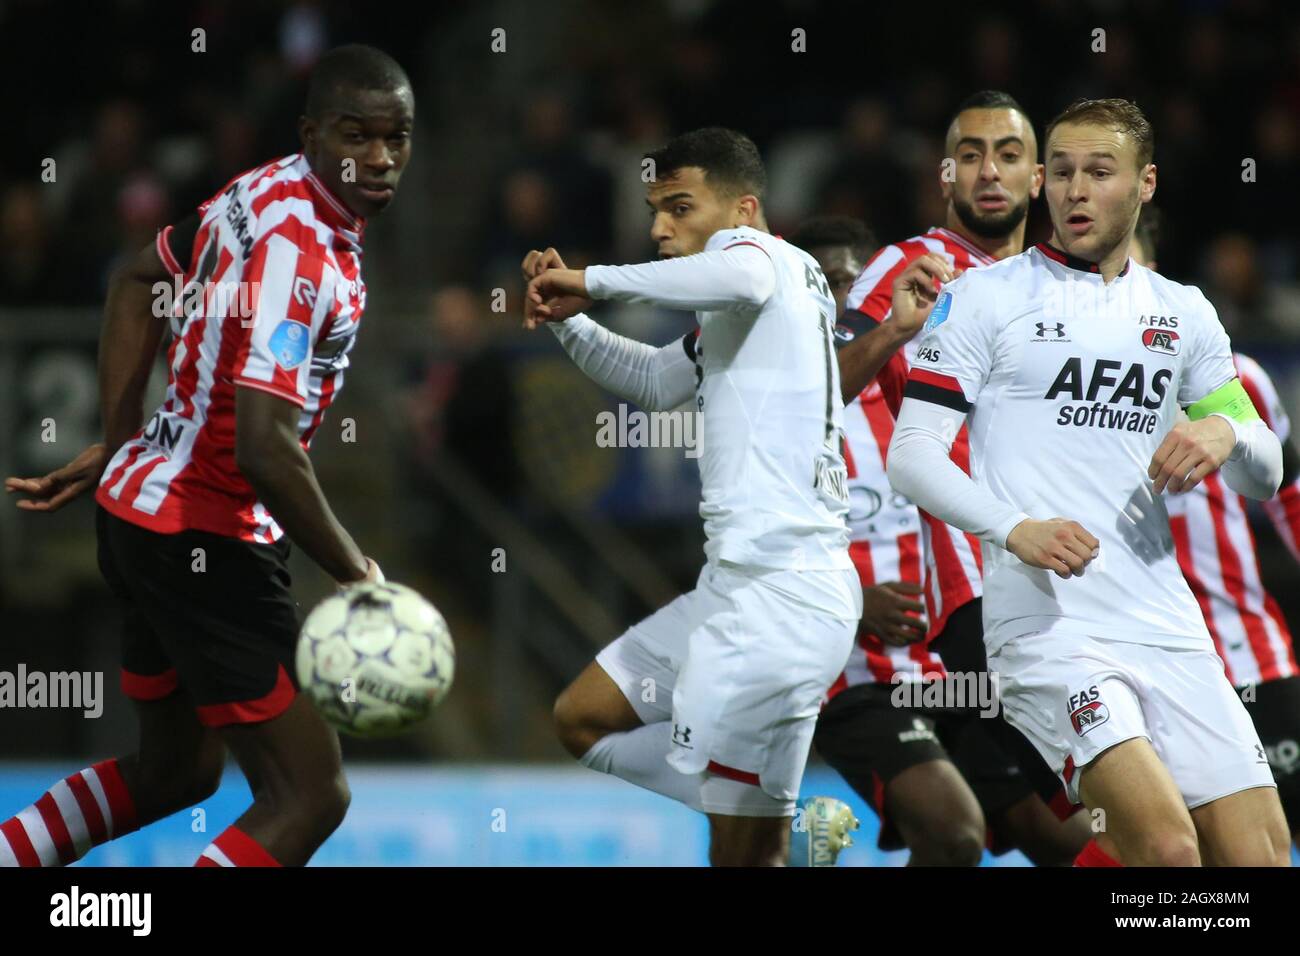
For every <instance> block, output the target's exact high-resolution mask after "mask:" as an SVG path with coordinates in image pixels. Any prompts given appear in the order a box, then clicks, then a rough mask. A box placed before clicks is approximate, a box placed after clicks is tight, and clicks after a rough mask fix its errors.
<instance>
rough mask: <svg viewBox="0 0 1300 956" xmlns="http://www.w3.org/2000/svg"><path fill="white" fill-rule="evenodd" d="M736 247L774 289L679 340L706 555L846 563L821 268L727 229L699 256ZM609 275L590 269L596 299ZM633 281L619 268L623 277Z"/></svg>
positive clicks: (703, 320)
mask: <svg viewBox="0 0 1300 956" xmlns="http://www.w3.org/2000/svg"><path fill="white" fill-rule="evenodd" d="M743 246H753V247H756V248H757V249H758V250H760V251H761V252H762V254H764V255H766V256H767V257H768V258H769V259H770V260H771V262H772V265H773V266H774V267H775V272H776V286H775V291H774V292H773V293H772V295H771V297H770V298H768V300H767V301H766V302H765V303H764V304H763V305H762V306H761V307H760V308H757V309H755V308H745V307H740V306H737V307H734V308H731V309H720V310H714V311H699V312H696V318H697V319H698V321H699V325H700V329H699V334H698V335H697V336H693V337H689V336H688V337H687V339H686V349H687V354H688V355H690V356H691V358H692V359H693V360H694V361H695V363H696V369H697V386H696V408H697V409H698V410H699V411H700V412H701V413H702V418H703V441H702V446H703V447H702V449H701V453H700V458H699V462H700V479H701V484H702V486H703V488H702V492H703V496H702V499H701V502H700V517H702V518H703V519H704V531H705V534H706V535H707V537H708V541H707V543H706V544H705V548H704V550H705V554H706V555H707V556H708V559H709V560H710V561H711V562H717V561H727V562H731V563H733V564H739V565H746V566H750V567H759V568H782V569H793V570H808V571H817V570H844V569H848V568H852V567H853V564H852V562H851V561H850V559H849V552H848V540H849V535H848V526H847V523H846V516H847V514H848V510H849V508H848V487H847V480H848V476H847V472H846V469H845V465H844V458H843V456H842V453H841V441H842V437H843V403H842V400H841V398H840V375H839V365H838V361H837V359H836V357H835V348H834V342H833V329H834V325H835V300H834V299H833V298H832V297H831V294H830V288H829V286H828V284H827V282H826V278H825V276H823V275H822V272H821V268H820V267H819V266H818V265H817V261H816V260H815V259H813V257H812V256H810V255H808V254H807V253H806V252H804V251H803V250H801V249H797V248H796V247H794V246H792V245H790V244H789V243H788V242H785V241H784V240H782V239H779V238H777V237H776V236H773V235H771V234H769V233H766V232H760V231H759V230H757V229H752V228H749V227H740V228H736V229H723V230H721V231H719V232H716V233H714V234H713V236H712V237H711V238H710V239H709V242H708V244H707V245H706V247H705V252H706V253H708V252H712V251H715V250H726V249H734V248H737V247H743ZM691 258H692V257H687V258H686V259H683V260H678V261H679V262H688V261H690V259H691ZM698 261H700V268H701V269H702V270H704V269H707V268H709V267H708V266H707V265H706V260H703V258H702V257H701V258H700V259H699V260H698ZM616 268H617V267H616ZM612 271H613V270H609V269H608V268H607V267H603V266H597V267H592V268H589V269H588V270H587V284H588V287H589V289H591V291H592V292H593V294H596V295H597V297H599V293H600V290H602V289H603V288H606V287H607V286H608V285H609V284H610V282H611V280H612ZM631 275H635V273H633V272H631V271H630V270H622V272H621V279H620V281H621V282H623V283H626V282H628V281H630V280H629V279H628V277H629V276H631ZM703 278H705V279H706V280H707V275H703Z"/></svg>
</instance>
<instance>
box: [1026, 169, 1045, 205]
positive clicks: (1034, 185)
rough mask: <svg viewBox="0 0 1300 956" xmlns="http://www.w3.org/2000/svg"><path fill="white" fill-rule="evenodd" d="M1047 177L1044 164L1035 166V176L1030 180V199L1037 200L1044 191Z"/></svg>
mask: <svg viewBox="0 0 1300 956" xmlns="http://www.w3.org/2000/svg"><path fill="white" fill-rule="evenodd" d="M1046 175H1047V167H1045V166H1044V165H1043V164H1042V163H1035V164H1034V175H1033V178H1031V179H1030V180H1029V198H1030V199H1037V198H1038V196H1039V194H1040V193H1041V192H1042V191H1043V179H1044V177H1045V176H1046Z"/></svg>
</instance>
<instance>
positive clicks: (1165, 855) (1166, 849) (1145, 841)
mask: <svg viewBox="0 0 1300 956" xmlns="http://www.w3.org/2000/svg"><path fill="white" fill-rule="evenodd" d="M1137 842H1138V845H1137V847H1136V849H1137V856H1138V858H1139V859H1140V860H1141V861H1142V863H1141V864H1140V865H1142V866H1200V865H1201V851H1200V848H1199V846H1198V844H1197V841H1196V832H1195V831H1194V830H1191V829H1182V828H1179V829H1163V830H1155V831H1150V832H1147V833H1144V834H1142V836H1141V837H1140V838H1139V840H1138V841H1137ZM1120 852H1121V854H1122V855H1123V856H1127V854H1125V853H1124V848H1123V847H1122V846H1121V848H1120Z"/></svg>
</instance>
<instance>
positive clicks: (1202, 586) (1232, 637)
mask: <svg viewBox="0 0 1300 956" xmlns="http://www.w3.org/2000/svg"><path fill="white" fill-rule="evenodd" d="M1233 361H1234V362H1235V364H1236V366H1237V375H1238V376H1239V377H1240V379H1241V384H1242V385H1243V386H1245V388H1246V392H1247V394H1249V395H1250V399H1251V401H1252V402H1253V403H1254V405H1255V408H1256V409H1257V410H1258V411H1259V414H1260V416H1261V417H1262V418H1263V419H1264V421H1265V422H1266V423H1267V424H1268V427H1269V428H1270V429H1272V431H1273V433H1274V434H1276V435H1277V437H1278V438H1279V439H1281V440H1282V441H1283V442H1286V441H1287V439H1288V437H1289V435H1290V431H1291V422H1290V420H1289V419H1288V417H1287V414H1286V411H1285V409H1284V408H1283V407H1282V402H1281V400H1280V399H1279V398H1278V394H1277V389H1276V388H1274V386H1273V382H1272V381H1271V380H1270V379H1269V377H1268V374H1267V373H1266V372H1265V371H1264V370H1263V369H1262V368H1260V367H1259V365H1258V364H1257V363H1256V362H1255V360H1254V359H1251V358H1249V357H1248V356H1245V355H1242V354H1240V353H1234V355H1233ZM1298 485H1300V481H1292V482H1290V483H1289V484H1284V485H1283V486H1282V489H1281V491H1279V492H1278V494H1277V496H1276V497H1274V498H1272V499H1270V500H1269V501H1268V502H1267V503H1266V504H1265V510H1266V512H1267V513H1268V515H1269V517H1270V518H1272V520H1273V524H1274V526H1275V527H1276V528H1277V530H1278V533H1279V534H1280V535H1281V536H1282V540H1283V541H1285V542H1286V544H1287V546H1288V547H1289V548H1290V549H1291V552H1292V554H1294V555H1296V557H1297V560H1300V552H1298V551H1297V548H1296V542H1297V539H1298V538H1300V487H1297V486H1298ZM1164 500H1165V505H1166V507H1167V508H1168V509H1169V527H1170V530H1171V531H1172V532H1173V538H1174V546H1175V548H1176V550H1177V552H1178V565H1179V567H1180V568H1182V571H1183V577H1185V578H1186V579H1187V583H1188V584H1189V585H1191V588H1192V593H1193V594H1195V595H1196V600H1197V602H1198V603H1199V604H1200V605H1201V612H1202V613H1203V614H1204V615H1205V623H1206V625H1207V626H1208V627H1209V629H1210V636H1211V637H1212V638H1213V639H1214V648H1215V650H1217V651H1218V652H1219V656H1220V657H1222V658H1223V663H1224V668H1225V671H1226V673H1227V677H1228V679H1229V680H1230V681H1232V683H1233V685H1234V686H1237V687H1242V686H1244V685H1246V684H1254V683H1260V682H1263V681H1269V680H1277V679H1278V678H1281V677H1291V676H1293V675H1295V674H1296V673H1297V669H1296V659H1295V649H1294V647H1293V645H1292V641H1291V631H1290V630H1289V629H1288V628H1287V624H1286V620H1285V619H1284V618H1283V617H1282V612H1281V610H1280V609H1279V608H1278V606H1277V602H1276V601H1274V600H1273V596H1272V595H1271V594H1269V593H1268V591H1266V590H1265V589H1264V585H1263V583H1262V581H1261V580H1260V569H1259V557H1258V556H1257V555H1256V553H1255V536H1254V534H1253V533H1252V532H1251V529H1250V522H1249V521H1248V520H1247V517H1246V499H1245V498H1243V497H1242V496H1241V495H1239V494H1237V493H1236V492H1234V491H1233V490H1232V489H1231V488H1229V487H1228V486H1227V485H1226V484H1224V482H1223V479H1222V478H1220V477H1219V474H1218V473H1217V472H1215V473H1213V474H1211V475H1209V476H1208V477H1207V478H1206V479H1205V480H1204V481H1202V482H1201V483H1200V484H1199V485H1198V486H1197V487H1196V488H1194V489H1192V490H1191V491H1190V492H1188V493H1187V494H1181V495H1173V494H1166V495H1165V496H1164Z"/></svg>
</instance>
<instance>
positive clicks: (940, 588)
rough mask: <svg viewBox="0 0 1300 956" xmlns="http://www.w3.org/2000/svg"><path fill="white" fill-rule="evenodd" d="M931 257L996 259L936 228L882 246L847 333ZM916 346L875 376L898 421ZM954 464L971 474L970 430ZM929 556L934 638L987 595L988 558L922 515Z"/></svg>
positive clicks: (849, 312)
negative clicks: (967, 606)
mask: <svg viewBox="0 0 1300 956" xmlns="http://www.w3.org/2000/svg"><path fill="white" fill-rule="evenodd" d="M928 252H932V253H935V254H937V255H941V256H943V257H944V258H946V259H947V260H948V262H949V263H950V264H951V265H952V266H953V267H954V268H957V269H963V270H964V269H974V268H979V267H981V266H986V265H990V264H992V263H993V262H995V261H996V260H995V259H993V257H992V256H990V255H989V254H988V253H986V252H984V251H983V250H981V249H979V248H977V247H976V246H974V245H972V244H971V243H970V242H968V241H967V240H966V239H963V238H962V237H961V236H959V235H957V234H956V233H955V232H953V231H951V230H949V229H944V228H942V227H936V228H934V229H931V230H930V231H929V232H927V233H925V235H922V236H915V237H913V238H911V239H908V240H907V241H905V242H897V243H894V244H892V245H888V246H885V247H883V248H882V249H881V250H880V251H879V252H877V253H876V254H875V255H874V256H873V257H872V258H871V261H870V262H868V263H867V265H866V268H864V269H863V270H862V274H861V275H859V276H858V278H857V279H856V280H855V281H854V283H853V287H852V288H851V289H850V290H849V295H848V301H847V303H846V305H847V308H846V310H845V314H844V316H843V317H842V318H841V319H840V324H841V325H842V326H846V327H847V329H846V331H847V333H850V334H862V333H863V332H865V331H867V330H868V329H870V328H871V327H872V326H874V325H876V324H878V323H880V322H883V321H884V320H885V318H886V317H887V316H888V315H889V311H890V305H891V301H892V299H893V295H894V292H893V286H894V280H895V279H897V278H898V276H899V273H901V272H902V271H903V270H904V269H906V268H907V266H908V264H909V263H911V262H912V261H914V260H915V259H918V258H920V257H921V256H923V255H925V254H926V253H928ZM911 354H912V346H909V348H908V349H900V350H899V351H898V352H896V353H894V356H893V358H892V359H890V361H889V364H888V365H886V366H885V367H884V368H883V369H881V371H880V374H879V375H877V376H876V382H877V383H879V385H880V387H881V391H882V393H883V395H884V399H885V402H886V404H887V405H888V407H889V410H890V412H891V414H892V415H893V416H897V415H898V409H899V408H900V406H901V405H902V404H903V389H904V388H905V387H906V386H907V376H908V372H909V370H910V363H909V358H910V356H911ZM951 456H952V460H953V461H954V462H955V463H956V464H957V465H958V466H959V467H960V468H961V469H962V470H963V471H965V472H967V473H968V474H969V473H970V438H969V435H968V433H967V431H966V428H965V426H963V427H962V430H961V431H960V432H958V434H957V438H956V440H955V441H954V442H953V445H952V453H951ZM920 515H921V527H922V541H923V544H924V555H925V580H924V582H923V583H924V587H925V604H926V612H927V615H928V617H929V620H930V634H929V636H930V637H933V636H934V635H936V634H940V633H942V632H943V628H944V625H945V624H946V623H947V621H948V616H949V615H950V614H951V613H952V612H953V611H955V610H957V608H959V607H961V606H962V605H963V604H966V603H968V602H970V601H972V600H974V599H975V598H977V597H979V596H980V595H981V594H982V593H983V587H982V585H981V574H982V573H983V558H982V556H981V554H980V544H979V540H978V539H977V538H975V537H974V536H973V535H970V534H966V533H965V532H963V531H960V530H958V529H957V528H953V527H951V526H949V525H946V524H944V523H943V522H942V521H940V520H939V519H938V518H935V517H934V516H933V515H930V514H928V513H927V512H925V511H921V512H920Z"/></svg>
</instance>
